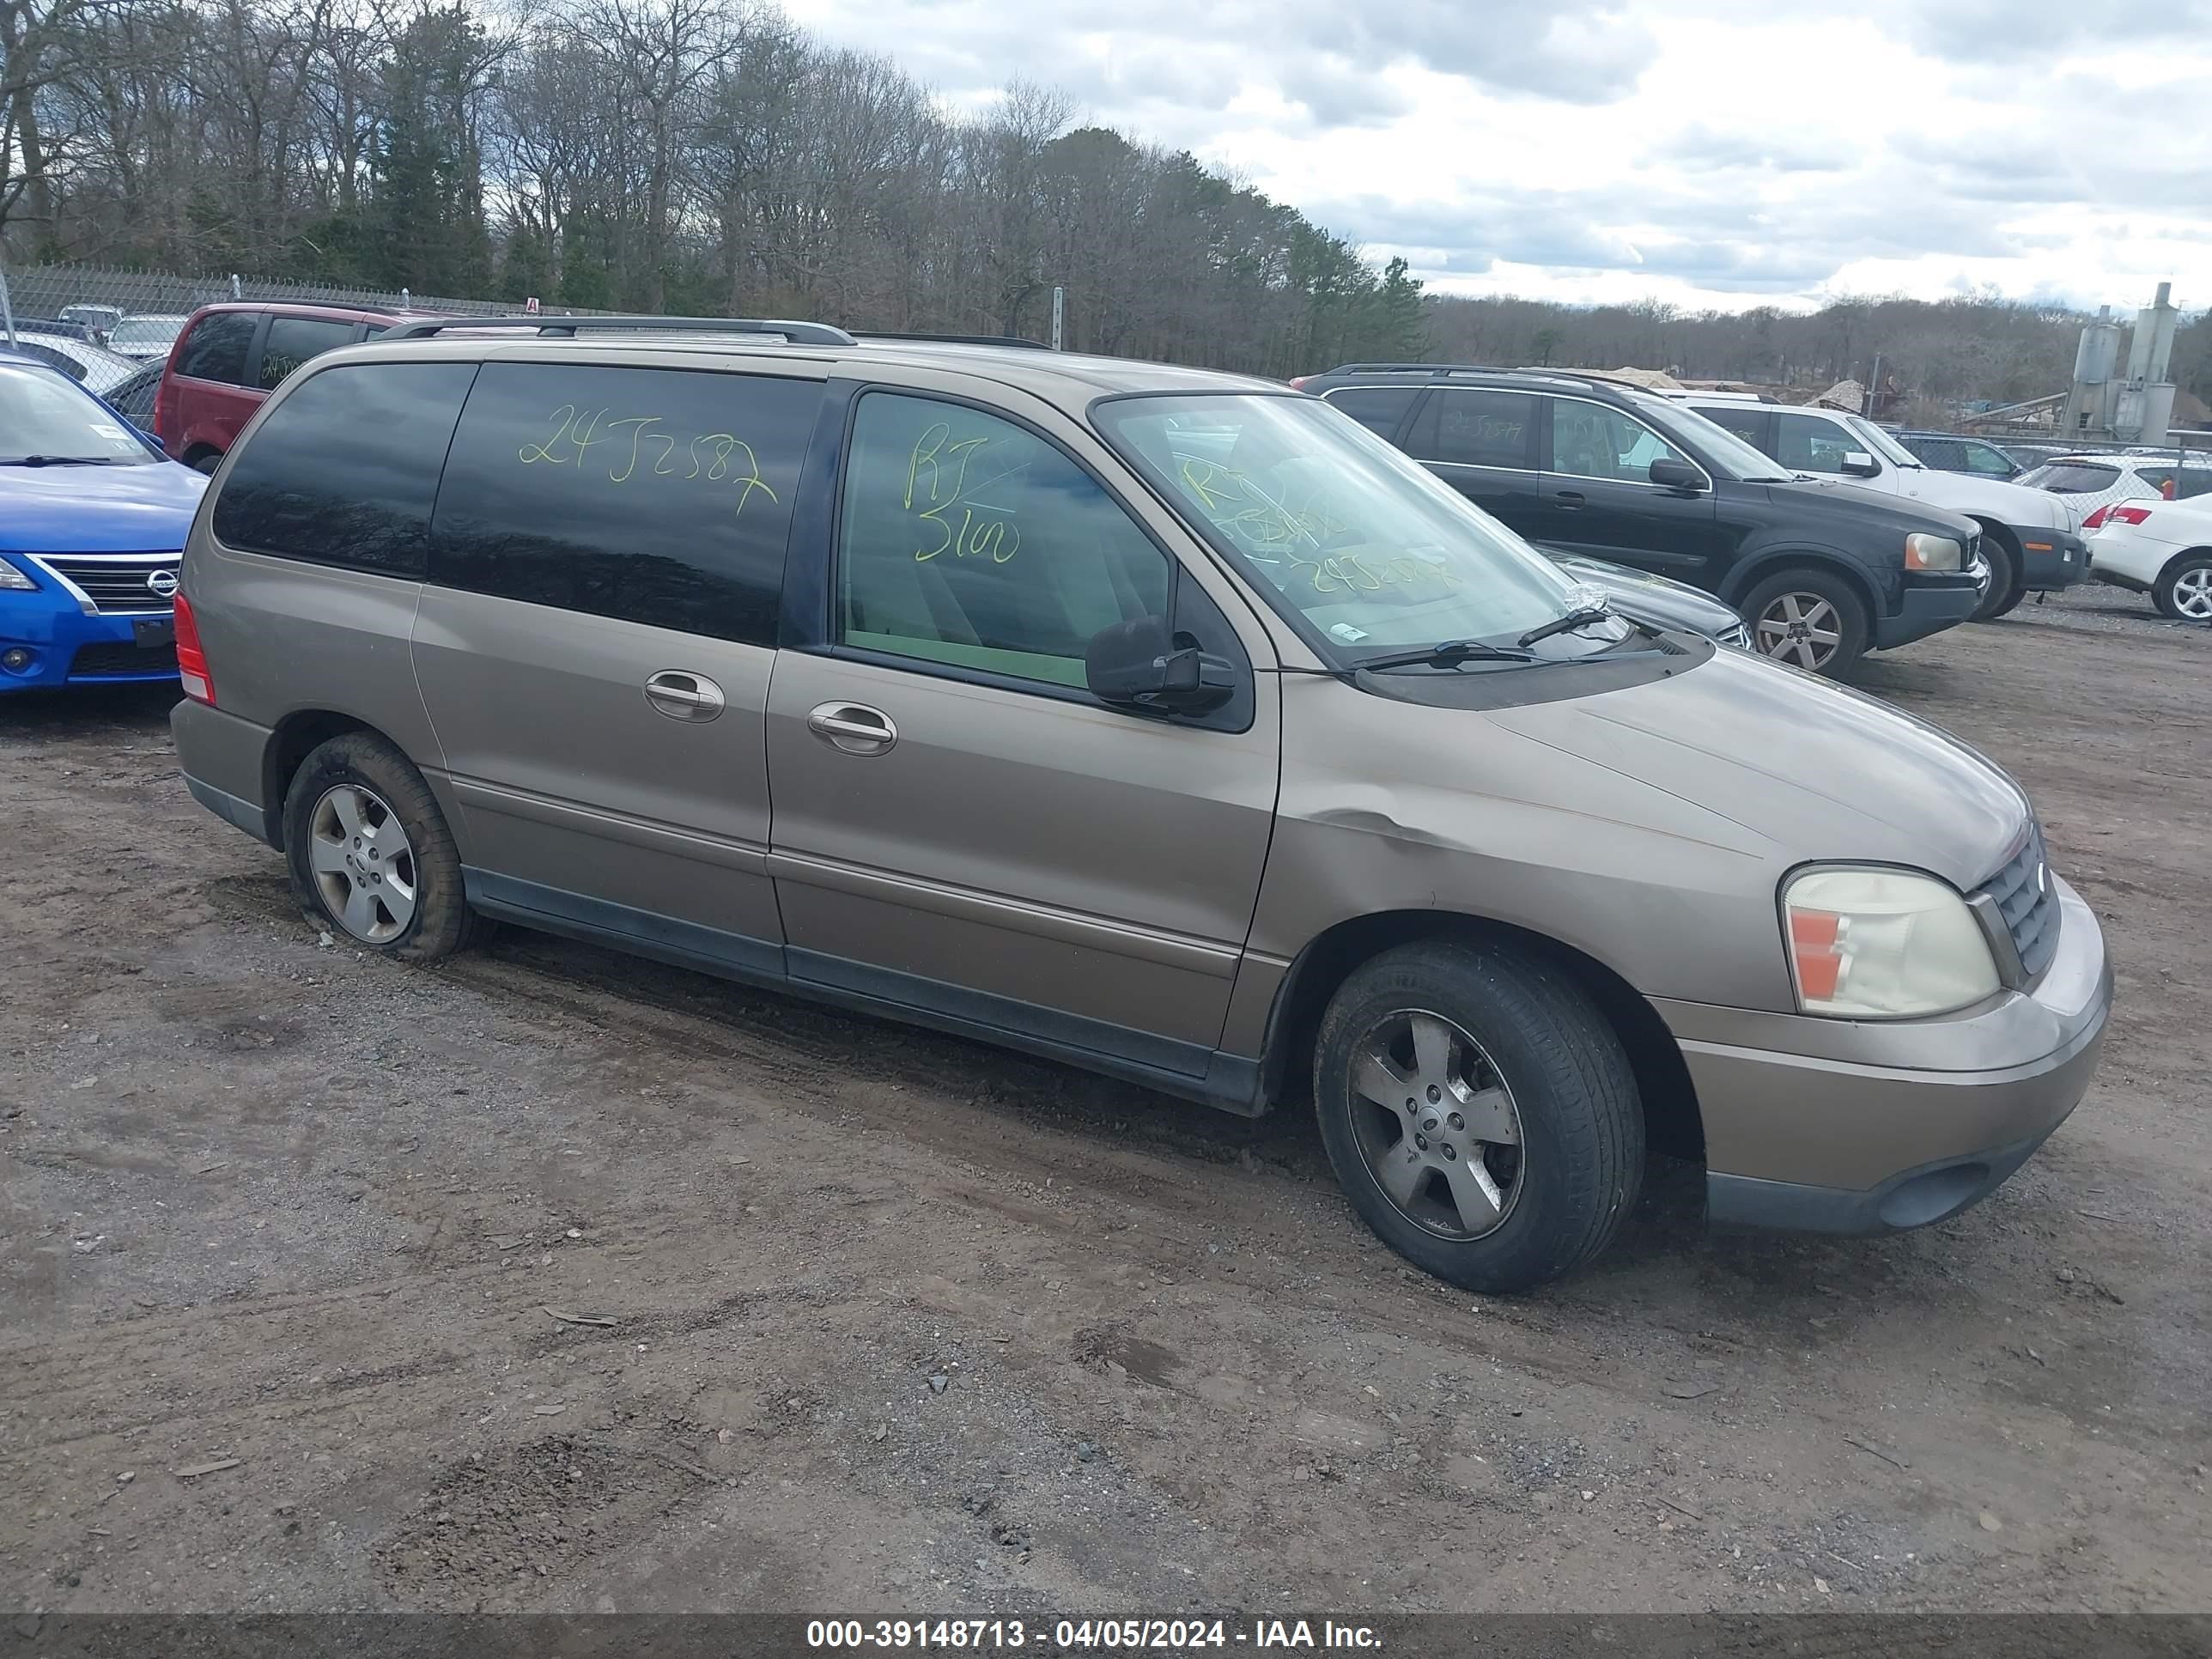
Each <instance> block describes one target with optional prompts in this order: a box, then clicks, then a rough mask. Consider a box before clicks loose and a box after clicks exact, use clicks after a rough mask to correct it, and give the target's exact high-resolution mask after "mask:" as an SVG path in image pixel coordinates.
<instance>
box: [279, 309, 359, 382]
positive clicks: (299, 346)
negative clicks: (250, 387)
mask: <svg viewBox="0 0 2212 1659" xmlns="http://www.w3.org/2000/svg"><path fill="white" fill-rule="evenodd" d="M353 327H354V325H352V324H351V323H335V322H331V321H328V320H326V319H323V318H319V317H271V318H270V319H269V334H268V337H267V338H265V339H264V340H263V341H262V343H261V380H260V384H261V387H262V389H263V390H264V391H266V392H273V391H275V390H276V387H278V386H281V385H283V382H284V379H285V377H286V376H287V375H289V374H291V373H292V371H293V370H295V369H296V368H299V366H300V365H301V363H304V362H307V359H308V358H310V357H319V356H321V355H322V354H323V353H324V352H325V351H331V350H334V349H336V348H337V347H339V346H342V345H345V344H348V343H350V342H351V341H352V339H353Z"/></svg>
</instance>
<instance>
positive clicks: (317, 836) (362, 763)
mask: <svg viewBox="0 0 2212 1659" xmlns="http://www.w3.org/2000/svg"><path fill="white" fill-rule="evenodd" d="M390 825H396V826H397V832H398V833H397V834H396V835H395V834H393V832H392V829H391V828H389V827H387V826H390ZM356 832H358V833H356ZM284 862H285V865H286V866H287V867H288V868H289V870H290V872H291V876H292V893H293V896H294V897H295V898H296V899H298V901H299V903H300V908H301V912H302V914H304V915H306V916H307V920H308V921H309V922H311V923H312V924H313V925H314V926H315V927H319V928H322V929H325V931H327V932H329V933H334V934H337V935H338V936H340V937H342V938H345V939H351V940H352V941H353V942H354V943H355V944H356V945H360V946H362V948H363V949H365V950H371V951H381V952H382V953H383V954H384V955H386V956H388V957H398V958H400V959H401V960H402V961H405V962H435V961H437V960H438V959H439V958H441V957H448V956H451V955H452V954H453V952H454V951H458V950H459V949H460V948H461V947H462V946H463V945H466V944H467V943H468V942H469V939H470V937H471V933H472V932H473V923H474V918H473V917H472V916H471V914H470V912H469V907H468V901H467V899H466V897H465V896H464V894H463V891H462V885H461V856H460V853H459V849H458V848H455V846H454V845H453V831H452V830H451V829H448V828H447V825H446V817H445V814H444V813H442V812H441V811H439V810H438V803H437V799H436V798H435V797H434V796H433V795H432V794H431V793H430V787H429V785H428V784H427V783H425V782H423V781H422V774H421V773H420V772H418V771H416V769H415V768H414V767H413V765H412V764H410V763H409V761H408V759H407V757H405V756H404V755H403V754H401V753H400V752H399V750H398V749H396V748H394V747H393V746H392V744H390V743H388V742H386V740H385V739H384V738H380V737H377V736H374V734H372V733H369V732H346V733H345V734H344V735H343V736H341V737H336V738H331V739H330V741H329V742H327V743H325V744H321V745H319V747H317V748H316V749H314V750H311V751H310V752H309V753H308V756H307V759H306V760H304V761H302V762H301V763H300V769H299V770H298V771H297V772H296V773H295V774H294V775H293V777H292V786H291V787H290V788H289V789H288V790H287V791H286V792H285V794H284ZM403 900H404V903H403V902H402V901H403Z"/></svg>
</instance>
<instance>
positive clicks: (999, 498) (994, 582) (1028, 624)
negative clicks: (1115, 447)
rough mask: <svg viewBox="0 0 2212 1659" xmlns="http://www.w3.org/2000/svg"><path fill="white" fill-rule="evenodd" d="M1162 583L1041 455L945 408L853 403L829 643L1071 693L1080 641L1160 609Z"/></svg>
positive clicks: (1121, 526) (1113, 509) (1110, 502)
mask: <svg viewBox="0 0 2212 1659" xmlns="http://www.w3.org/2000/svg"><path fill="white" fill-rule="evenodd" d="M1169 574H1170V572H1169V564H1168V560H1167V557H1166V556H1165V555H1164V554H1163V553H1162V552H1161V551H1160V550H1159V549H1158V547H1156V546H1154V545H1153V544H1152V540H1151V538H1148V537H1147V536H1146V534H1145V533H1144V532H1143V531H1141V530H1139V528H1138V527H1137V526H1136V524H1135V523H1134V522H1133V520H1131V519H1130V517H1129V515H1128V514H1127V513H1126V512H1124V511H1123V510H1122V508H1121V504H1120V503H1119V502H1117V501H1115V500H1114V498H1113V497H1112V496H1110V495H1108V494H1107V493H1106V491H1105V489H1103V487H1102V486H1101V485H1100V484H1099V483H1098V482H1097V480H1096V479H1094V478H1093V477H1091V475H1090V474H1089V473H1088V472H1086V471H1084V470H1083V469H1082V468H1081V467H1080V466H1079V465H1076V464H1075V462H1074V461H1073V459H1070V458H1069V457H1068V456H1067V455H1066V453H1063V452H1062V451H1061V450H1060V448H1059V447H1057V446H1055V445H1054V444H1052V443H1049V442H1048V441H1046V440H1044V439H1042V438H1040V437H1038V436H1037V435H1036V434H1034V433H1031V432H1029V431H1027V430H1025V429H1024V428H1021V427H1018V426H1015V425H1014V424H1012V422H1007V421H1002V420H1000V419H999V418H998V417H997V416H993V415H987V414H984V413H983V412H981V410H974V409H969V408H966V407H963V406H962V405H959V404H945V403H939V402H936V401H934V400H933V399H930V398H914V397H906V396H902V395H900V394H897V393H894V392H870V393H868V394H867V395H866V396H865V397H863V398H861V399H860V408H859V410H858V412H857V414H856V415H855V416H854V426H853V443H852V448H851V453H850V459H848V462H847V464H846V469H845V485H844V505H843V510H842V514H841V517H840V534H839V538H838V548H837V606H838V637H839V639H840V640H841V641H842V642H843V643H844V644H847V645H851V646H858V647H863V648H865V649H867V650H873V651H885V652H890V653H895V654H896V655H899V656H902V657H914V658H918V659H921V660H922V661H925V662H936V663H948V664H952V665H957V666H960V667H964V668H975V669H981V670H984V671H988V672H991V673H996V674H1006V675H1010V676H1012V677H1013V678H1017V679H1025V680H1039V681H1043V682H1046V683H1048V684H1054V685H1070V686H1081V685H1083V684H1085V674H1084V653H1085V649H1086V648H1087V647H1088V646H1089V645H1090V642H1091V638H1092V636H1093V635H1097V633H1099V632H1100V631H1101V630H1102V629H1107V628H1110V627H1112V626H1113V625H1114V624H1115V623H1122V622H1132V621H1134V620H1136V619H1137V618H1139V617H1164V616H1166V615H1167V614H1168V579H1169Z"/></svg>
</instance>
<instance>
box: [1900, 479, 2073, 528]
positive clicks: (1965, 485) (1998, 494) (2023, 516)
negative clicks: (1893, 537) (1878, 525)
mask: <svg viewBox="0 0 2212 1659" xmlns="http://www.w3.org/2000/svg"><path fill="white" fill-rule="evenodd" d="M1898 494H1899V495H1902V496H1907V497H1910V498H1911V500H1913V501H1924V502H1926V503H1927V504H1928V505H1929V506H1930V507H1940V508H1942V509H1943V510H1944V511H1946V512H1950V513H1971V514H1972V515H1973V516H1974V517H1976V518H1982V519H1994V520H1996V521H1997V522H1998V523H1999V524H2008V525H2024V526H2028V527H2030V528H2033V529H2048V530H2071V529H2073V528H2074V517H2073V514H2072V513H2069V511H2068V510H2067V508H2066V507H2065V505H2064V503H2063V502H2062V501H2060V500H2059V498H2058V497H2057V496H2056V495H2052V494H2051V493H2050V491H2048V490H2044V489H2024V488H2022V487H2021V485H2019V484H2016V483H2007V482H2006V481H2005V480H2003V479H2002V478H1978V477H1974V476H1973V475H1972V473H1968V472H1939V471H1936V469H1935V468H1933V467H1923V468H1922V469H1920V470H1919V471H1917V472H1915V471H1906V470H1905V469H1904V468H1902V467H1899V469H1898Z"/></svg>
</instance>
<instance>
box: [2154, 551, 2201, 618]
mask: <svg viewBox="0 0 2212 1659" xmlns="http://www.w3.org/2000/svg"><path fill="white" fill-rule="evenodd" d="M2150 597H2151V603H2152V604H2154V605H2156V606H2157V607H2158V611H2159V615H2160V616H2161V617H2172V618H2173V620H2174V621H2176V622H2212V549H2208V548H2202V547H2199V548H2193V549H2191V550H2190V551H2188V552H2186V553H2184V554H2183V555H2182V556H2180V557H2179V558H2178V559H2173V560H2171V561H2169V562H2167V564H2166V568H2165V569H2163V570H2161V571H2160V572H2159V573H2158V582H2157V585H2156V586H2154V587H2153V588H2152V589H2151V591H2150Z"/></svg>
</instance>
